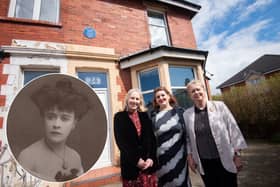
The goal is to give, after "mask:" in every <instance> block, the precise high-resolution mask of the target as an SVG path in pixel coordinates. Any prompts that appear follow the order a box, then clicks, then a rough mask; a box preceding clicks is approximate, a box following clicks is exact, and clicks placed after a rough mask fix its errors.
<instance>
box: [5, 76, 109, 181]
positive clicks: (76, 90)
mask: <svg viewBox="0 0 280 187" xmlns="http://www.w3.org/2000/svg"><path fill="white" fill-rule="evenodd" d="M6 136H7V140H8V145H9V148H10V151H11V152H12V154H13V156H14V158H15V159H16V161H17V162H18V163H19V164H20V165H21V166H22V167H23V168H24V169H25V170H26V171H28V172H29V173H30V174H31V175H33V176H35V177H38V178H40V179H42V180H46V181H50V182H65V181H68V180H72V179H74V178H76V177H78V176H80V175H82V174H84V173H85V172H87V171H88V170H89V169H90V168H92V166H93V165H94V164H95V162H96V161H97V160H98V158H99V156H100V155H101V153H102V150H103V148H104V145H105V141H106V136H107V120H106V114H105V111H104V108H103V105H102V103H101V101H100V100H99V98H98V96H97V95H96V93H95V92H94V90H93V89H92V88H91V87H90V86H88V85H87V84H86V83H85V82H83V81H82V80H80V79H77V78H75V77H72V76H69V75H65V74H48V75H45V76H41V77H39V78H37V79H35V80H33V81H31V82H30V83H28V84H27V85H26V86H25V87H24V88H23V89H21V90H20V91H19V93H18V94H17V96H16V97H15V99H14V100H13V102H12V104H11V106H10V109H9V112H8V117H7V128H6Z"/></svg>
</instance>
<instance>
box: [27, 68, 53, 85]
mask: <svg viewBox="0 0 280 187" xmlns="http://www.w3.org/2000/svg"><path fill="white" fill-rule="evenodd" d="M48 73H58V71H24V80H23V84H24V85H25V84H27V83H28V82H29V81H31V80H33V79H35V78H36V77H39V76H41V75H46V74H48Z"/></svg>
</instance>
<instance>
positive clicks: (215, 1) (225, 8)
mask: <svg viewBox="0 0 280 187" xmlns="http://www.w3.org/2000/svg"><path fill="white" fill-rule="evenodd" d="M192 2H194V3H197V4H199V5H201V7H202V8H201V9H200V11H199V13H198V14H197V15H196V16H195V17H194V19H193V20H192V23H193V26H194V30H195V35H196V39H197V41H198V43H199V42H200V41H202V40H203V39H204V37H205V35H207V34H209V33H211V32H212V29H211V27H215V24H216V22H217V21H219V20H223V19H224V18H225V16H226V15H227V14H228V13H229V12H230V10H231V9H232V8H233V7H235V6H237V4H238V3H240V2H242V0H223V1H222V2H221V1H220V0H212V1H209V0H192Z"/></svg>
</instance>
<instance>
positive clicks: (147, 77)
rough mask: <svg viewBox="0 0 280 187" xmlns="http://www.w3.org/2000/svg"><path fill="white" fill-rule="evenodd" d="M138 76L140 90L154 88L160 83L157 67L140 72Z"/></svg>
mask: <svg viewBox="0 0 280 187" xmlns="http://www.w3.org/2000/svg"><path fill="white" fill-rule="evenodd" d="M139 78H140V87H141V90H142V92H143V91H147V90H153V89H154V88H156V87H158V86H159V85H160V83H159V76H158V70H157V69H153V70H150V71H143V72H140V73H139Z"/></svg>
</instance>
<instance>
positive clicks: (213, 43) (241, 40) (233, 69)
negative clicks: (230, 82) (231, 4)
mask: <svg viewBox="0 0 280 187" xmlns="http://www.w3.org/2000/svg"><path fill="white" fill-rule="evenodd" d="M267 25H269V20H263V21H261V22H257V23H255V24H252V25H251V26H249V27H248V28H245V29H242V30H240V31H238V32H235V33H233V34H231V35H229V36H225V34H224V33H222V34H220V35H217V36H213V37H211V38H210V39H209V40H208V41H206V42H205V43H204V44H203V48H206V49H207V50H208V51H209V56H208V59H207V63H206V69H207V71H209V72H210V73H212V74H214V76H213V77H211V81H210V85H211V88H212V92H213V94H215V93H217V92H218V90H215V88H216V87H217V86H218V85H220V84H221V83H223V82H224V81H226V80H227V79H228V78H230V77H232V76H233V75H234V74H236V73H238V72H239V71H240V70H242V69H243V68H245V67H246V66H247V65H249V64H250V63H252V62H253V61H254V60H256V59H257V58H259V57H260V56H262V55H264V54H279V49H280V43H279V41H278V42H271V41H270V42H268V41H258V40H257V34H258V33H259V32H260V31H261V30H262V29H263V28H265V27H266V26H267ZM213 38H214V39H213ZM216 38H219V39H218V40H217V39H216ZM221 43H222V44H223V47H218V46H219V45H221Z"/></svg>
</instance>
